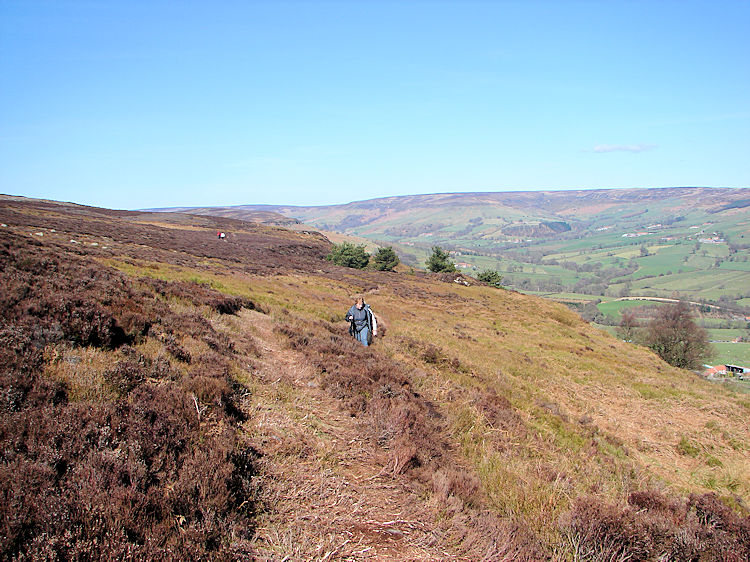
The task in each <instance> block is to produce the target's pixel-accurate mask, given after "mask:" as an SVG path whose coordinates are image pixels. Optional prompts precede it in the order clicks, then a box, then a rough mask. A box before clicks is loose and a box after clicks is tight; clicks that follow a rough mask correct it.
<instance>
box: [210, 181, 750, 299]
mask: <svg viewBox="0 0 750 562" xmlns="http://www.w3.org/2000/svg"><path fill="white" fill-rule="evenodd" d="M260 209H266V210H272V211H274V212H278V213H282V214H284V215H287V216H290V217H294V218H296V219H299V220H301V221H303V222H304V223H307V224H310V225H313V226H315V227H317V228H320V229H324V230H330V231H338V232H344V233H347V234H352V235H357V236H363V237H365V238H369V239H372V240H376V241H378V242H380V243H382V244H392V245H394V247H395V248H396V249H397V250H398V252H399V255H400V256H401V258H402V260H403V261H405V262H406V263H407V264H410V265H415V266H420V267H421V266H423V264H424V259H425V257H426V256H427V254H428V253H429V251H430V248H431V247H432V246H434V245H441V246H443V247H444V248H446V249H449V250H451V251H452V252H453V253H454V256H455V259H456V261H457V262H459V263H461V264H463V267H464V268H465V269H466V270H467V271H468V272H469V273H476V272H478V271H481V270H483V269H486V268H490V269H496V270H498V271H500V272H501V273H503V274H504V276H505V280H506V284H507V286H509V287H511V288H515V289H518V290H524V291H541V292H545V293H548V294H561V293H578V294H582V295H590V296H605V295H606V296H655V297H670V296H672V295H673V294H674V293H676V292H677V293H680V294H682V295H684V296H687V297H690V298H692V299H694V300H704V301H707V302H718V301H719V299H722V298H723V299H725V300H726V301H727V304H734V305H736V306H738V307H748V306H750V292H749V291H748V287H750V269H748V258H750V190H748V189H730V188H701V187H690V188H687V187H686V188H660V189H602V190H585V191H538V192H506V193H454V194H436V195H413V196H404V197H389V198H383V199H372V200H368V201H358V202H354V203H349V204H347V205H335V206H321V207H290V206H287V207H283V206H278V207H264V206H252V205H248V206H237V207H225V208H206V209H198V210H196V212H201V213H203V212H205V213H207V214H214V213H221V214H224V215H226V216H232V217H234V218H240V219H242V218H245V217H247V216H248V213H254V212H258V210H260ZM642 247H643V248H645V250H644V251H641V248H642Z"/></svg>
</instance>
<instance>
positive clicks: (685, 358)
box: [644, 301, 713, 369]
mask: <svg viewBox="0 0 750 562" xmlns="http://www.w3.org/2000/svg"><path fill="white" fill-rule="evenodd" d="M644 343H645V345H646V346H647V347H650V348H651V349H653V350H654V351H655V352H656V353H657V354H658V355H659V357H661V358H662V359H664V361H666V362H667V363H669V364H670V365H674V366H675V367H681V368H683V369H697V368H699V367H700V366H701V365H702V364H703V362H704V361H706V360H707V359H709V358H710V357H711V355H712V353H713V348H712V347H711V344H710V343H709V341H708V333H707V332H706V330H704V329H703V328H701V327H700V326H698V325H697V324H696V323H695V321H694V320H693V316H692V314H691V313H690V306H689V305H688V304H687V303H686V302H684V301H680V302H678V303H676V304H671V305H666V306H661V307H659V309H658V310H657V312H656V316H655V317H654V319H653V320H651V322H650V323H649V324H648V326H647V327H646V334H645V341H644Z"/></svg>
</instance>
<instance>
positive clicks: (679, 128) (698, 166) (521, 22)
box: [0, 0, 750, 209]
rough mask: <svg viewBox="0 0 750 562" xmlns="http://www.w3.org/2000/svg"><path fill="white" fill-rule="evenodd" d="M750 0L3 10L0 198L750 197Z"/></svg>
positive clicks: (144, 203) (56, 4) (423, 0)
mask: <svg viewBox="0 0 750 562" xmlns="http://www.w3.org/2000/svg"><path fill="white" fill-rule="evenodd" d="M748 29H750V1H740V0H734V1H712V2H697V1H690V0H687V1H679V2H669V1H659V0H651V1H648V2H637V1H629V2H626V1H619V2H618V1H606V0H602V1H599V2H593V1H591V2H569V1H557V2H553V1H546V2H541V1H536V2H535V1H528V2H503V1H496V2H489V1H486V2H472V1H465V2H459V1H455V2H451V1H442V2H437V1H427V0H415V1H411V2H406V1H403V2H396V1H378V2H358V1H349V2H318V1H314V0H309V1H299V2H292V1H284V0H281V1H276V2H271V1H268V2H252V1H245V2H239V1H238V2H228V1H214V2H177V1H174V2H161V1H158V0H154V1H140V0H128V1H116V0H109V1H106V2H95V1H93V0H90V1H80V2H70V1H65V0H56V1H53V2H36V1H33V0H24V1H14V0H0V193H9V194H15V195H25V196H29V197H43V198H49V199H55V200H63V201H74V202H77V203H84V204H89V205H97V206H104V207H111V208H126V209H130V208H145V207H157V206H199V205H235V204H261V203H263V204H299V205H311V204H332V203H345V202H349V201H353V200H362V199H369V198H373V197H381V196H390V195H405V194H414V193H435V192H454V191H511V190H512V191H516V190H537V189H591V188H617V187H663V186H683V185H700V186H728V187H748V186H750V156H749V155H750V62H749V61H750V34H749V33H748Z"/></svg>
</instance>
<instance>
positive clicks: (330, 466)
mask: <svg viewBox="0 0 750 562" xmlns="http://www.w3.org/2000/svg"><path fill="white" fill-rule="evenodd" d="M0 221H1V222H2V224H3V225H5V226H2V227H1V228H2V230H0V234H1V235H2V237H3V252H2V259H3V269H2V274H3V281H4V283H5V284H4V286H5V287H6V290H5V292H4V297H3V321H4V328H3V333H2V335H3V343H4V349H5V350H6V351H5V352H4V355H3V356H2V360H3V368H4V375H3V377H4V378H3V382H2V393H3V394H2V395H3V396H4V401H3V410H2V442H3V452H2V457H0V461H2V463H1V464H0V468H2V471H3V479H2V481H3V489H2V495H0V500H1V501H2V504H1V505H0V509H1V510H2V513H3V515H4V517H3V521H4V523H3V525H4V526H3V529H2V537H3V555H4V557H7V558H18V557H20V556H22V555H24V554H25V555H26V556H30V557H34V556H37V557H41V556H47V557H53V555H55V556H58V557H66V556H67V557H70V556H74V555H75V553H82V554H81V555H89V556H95V557H106V556H120V557H122V556H124V555H129V556H135V557H141V558H142V557H144V556H145V557H148V556H151V557H162V558H163V557H167V558H169V557H176V556H179V555H180V553H185V554H186V553H192V555H193V556H194V555H195V553H196V552H198V555H199V556H202V557H204V558H208V559H232V558H237V557H253V558H255V559H268V560H278V559H284V558H285V557H286V558H287V559H326V560H331V559H342V560H344V559H348V560H353V559H367V558H371V559H389V558H390V559H404V558H409V559H415V560H419V559H421V560H441V559H452V558H453V559H467V560H476V559H482V558H487V559H497V560H502V559H507V560H524V559H525V560H543V559H554V560H567V559H575V558H578V559H600V558H597V556H600V555H601V556H605V555H606V556H612V557H614V556H623V557H626V556H630V557H631V558H640V559H650V558H653V559H656V558H658V556H663V555H664V553H667V554H668V555H669V556H670V559H674V560H689V559H693V558H695V557H696V556H703V557H704V558H706V559H727V560H730V559H736V560H740V559H742V557H743V556H746V555H747V554H748V549H750V539H749V538H748V537H750V533H749V532H748V531H749V530H750V519H748V517H747V508H746V505H747V502H748V500H749V499H750V473H749V472H748V470H750V469H749V468H748V467H749V466H750V463H748V460H750V459H749V457H750V454H749V453H748V451H749V449H748V447H749V446H750V427H748V421H747V420H748V412H749V411H750V403H749V402H748V401H747V399H746V398H743V397H741V396H738V395H735V394H733V393H732V392H730V391H728V390H726V389H723V388H721V387H717V386H712V385H710V384H709V383H706V382H705V381H701V380H699V379H698V378H696V377H694V376H693V375H692V374H690V373H687V372H684V371H679V370H676V369H673V368H671V367H669V366H668V365H666V364H664V363H662V362H661V361H659V360H658V359H657V358H656V357H655V356H654V355H652V354H650V353H649V352H647V351H646V350H643V349H639V348H634V347H633V346H631V345H629V344H626V343H623V342H620V341H618V340H615V339H613V338H611V337H609V336H607V335H606V334H604V333H602V332H600V331H598V330H596V329H594V328H592V327H591V326H589V325H588V324H586V323H585V322H583V321H581V319H580V318H579V317H578V316H577V315H575V314H574V313H572V312H571V311H569V310H568V309H566V308H564V307H561V306H559V305H556V304H554V303H550V302H547V301H544V300H542V299H537V298H534V297H529V296H524V295H521V294H518V293H514V292H510V291H502V290H496V289H490V288H488V287H482V286H478V285H475V284H473V283H472V282H471V281H468V282H469V286H467V285H465V284H464V283H463V282H460V283H456V282H454V278H453V277H435V276H428V275H424V274H420V273H416V274H414V275H401V274H395V273H377V272H359V271H354V270H347V269H342V268H338V267H335V266H333V265H331V264H330V263H329V262H326V261H325V260H324V259H323V256H324V255H325V253H326V252H327V250H328V248H329V247H330V243H328V242H327V241H326V240H324V239H322V238H321V237H319V236H318V235H315V234H309V233H308V234H306V233H298V232H291V231H286V230H283V229H278V228H269V227H263V226H259V225H255V224H250V223H242V222H239V221H234V222H233V221H230V219H225V218H209V217H192V216H189V215H175V216H170V215H161V214H160V215H151V214H147V213H128V212H112V211H106V210H101V209H90V208H81V207H71V206H65V205H56V204H54V203H51V202H36V201H29V200H19V199H11V200H5V201H4V202H3V205H2V208H0ZM227 221H229V222H227ZM217 228H221V229H222V230H226V231H227V232H228V233H229V236H228V238H227V240H224V241H222V240H217V239H216V236H215V231H216V229H217ZM460 280H461V279H460V278H459V281H460ZM356 293H363V294H365V296H366V298H367V300H368V302H369V303H370V304H371V305H372V306H373V307H374V309H375V310H376V312H377V313H379V315H380V318H381V319H382V323H383V324H384V326H385V328H386V330H385V334H384V335H383V336H382V337H381V338H378V339H377V340H376V345H375V346H373V347H372V348H370V349H364V348H361V347H360V346H358V345H355V344H354V342H352V340H351V339H350V338H349V337H348V336H347V335H346V324H345V323H344V322H343V321H342V320H343V313H344V312H345V310H346V309H347V308H348V306H349V305H350V302H351V296H352V295H353V294H356ZM19 389H21V390H19ZM170 408H171V409H170ZM56 420H62V421H64V423H62V421H61V422H59V423H58V422H57V421H56ZM73 420H80V421H78V422H76V423H73ZM82 424H83V425H82ZM32 428H36V429H33V430H32ZM168 428H173V432H170V430H168ZM154 435H159V436H162V437H160V439H159V440H154ZM81 439H83V440H81ZM152 442H153V443H152ZM82 482H89V484H87V485H85V486H81V483H82ZM104 497H109V498H111V499H110V500H109V501H107V502H102V498H104ZM112 498H114V499H112ZM99 506H106V509H104V508H100V507H99ZM730 507H731V509H730ZM655 528H658V529H660V531H659V534H658V535H655V534H654V532H653V531H654V529H655ZM66 533H67V534H66ZM197 545H201V546H200V549H202V550H200V552H199V551H198V550H195V549H196V548H198V546H197ZM597 552H598V553H599V554H596V553H597ZM733 557H734V558H733Z"/></svg>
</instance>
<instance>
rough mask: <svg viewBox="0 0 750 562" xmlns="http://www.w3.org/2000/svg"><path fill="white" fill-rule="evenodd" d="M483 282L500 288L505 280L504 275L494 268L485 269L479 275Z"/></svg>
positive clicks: (478, 277)
mask: <svg viewBox="0 0 750 562" xmlns="http://www.w3.org/2000/svg"><path fill="white" fill-rule="evenodd" d="M477 279H479V280H480V281H481V282H482V283H487V284H488V285H490V286H491V287H498V288H500V287H501V285H502V281H503V276H502V275H500V274H499V273H498V272H497V271H495V270H493V269H485V270H484V271H482V272H481V273H480V274H479V275H477Z"/></svg>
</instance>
